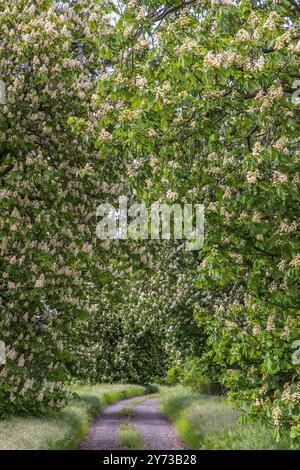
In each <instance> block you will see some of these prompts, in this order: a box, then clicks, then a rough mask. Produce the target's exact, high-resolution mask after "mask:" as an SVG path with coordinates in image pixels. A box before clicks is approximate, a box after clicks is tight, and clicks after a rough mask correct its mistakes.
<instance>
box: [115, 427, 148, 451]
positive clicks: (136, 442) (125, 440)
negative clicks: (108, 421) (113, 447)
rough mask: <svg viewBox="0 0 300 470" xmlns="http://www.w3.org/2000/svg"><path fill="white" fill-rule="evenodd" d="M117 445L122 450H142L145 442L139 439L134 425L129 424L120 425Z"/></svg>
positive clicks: (139, 436)
mask: <svg viewBox="0 0 300 470" xmlns="http://www.w3.org/2000/svg"><path fill="white" fill-rule="evenodd" d="M119 446H120V448H121V449H124V450H143V449H146V447H145V444H144V443H143V441H142V439H141V435H140V433H139V432H137V431H136V430H135V429H134V427H133V426H132V425H131V424H129V423H126V424H123V425H122V426H121V434H120V437H119Z"/></svg>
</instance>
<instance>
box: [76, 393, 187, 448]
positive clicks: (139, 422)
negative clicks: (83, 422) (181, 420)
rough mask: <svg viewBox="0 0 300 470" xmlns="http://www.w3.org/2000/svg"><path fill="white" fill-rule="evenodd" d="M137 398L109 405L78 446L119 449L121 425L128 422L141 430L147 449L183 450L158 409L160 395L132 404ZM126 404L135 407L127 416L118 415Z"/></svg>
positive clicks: (172, 429) (167, 421) (173, 430)
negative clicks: (133, 411) (131, 413)
mask: <svg viewBox="0 0 300 470" xmlns="http://www.w3.org/2000/svg"><path fill="white" fill-rule="evenodd" d="M136 399H137V398H136V397H135V398H128V399H126V400H121V401H119V402H117V403H114V404H113V405H108V406H107V407H106V408H105V409H104V410H103V412H102V413H101V414H100V415H99V416H98V417H97V418H96V419H95V420H94V422H93V424H92V426H91V428H90V430H89V433H88V434H87V436H86V438H85V439H84V440H83V441H82V443H81V444H80V446H79V449H80V450H118V449H119V447H118V438H119V435H120V427H121V425H122V424H124V423H126V422H129V423H130V424H131V425H132V426H133V427H134V428H135V429H136V431H138V432H139V433H140V435H141V438H142V441H143V442H144V444H145V447H146V448H147V449H150V450H180V449H184V446H183V444H182V442H181V440H180V439H179V437H178V434H177V432H176V429H175V427H174V426H173V424H172V423H171V422H170V421H169V420H168V419H167V418H166V417H165V416H164V415H163V414H162V412H161V411H160V406H159V398H156V397H155V398H149V399H146V400H144V401H142V402H140V403H134V401H135V400H136ZM128 406H130V407H131V408H133V409H134V410H135V413H134V414H133V415H132V416H130V417H126V416H121V415H119V414H118V412H119V411H121V410H122V409H123V408H124V407H128Z"/></svg>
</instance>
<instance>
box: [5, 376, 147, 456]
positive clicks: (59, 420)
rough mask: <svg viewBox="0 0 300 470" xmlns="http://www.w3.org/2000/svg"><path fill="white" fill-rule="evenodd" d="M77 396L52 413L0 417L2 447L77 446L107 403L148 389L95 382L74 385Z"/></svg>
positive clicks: (65, 447)
mask: <svg viewBox="0 0 300 470" xmlns="http://www.w3.org/2000/svg"><path fill="white" fill-rule="evenodd" d="M75 391H76V393H77V395H78V397H77V398H75V399H73V400H72V401H71V402H70V404H69V405H68V406H66V407H65V408H64V409H63V410H62V411H61V412H60V413H58V414H56V415H55V416H51V417H30V416H24V417H19V416H16V417H12V418H9V419H5V420H0V450H23V449H24V450H38V449H49V450H54V449H74V448H76V447H77V446H78V444H79V442H80V441H81V440H82V439H83V438H84V436H85V435H86V433H87V431H88V429H89V425H90V423H91V420H92V418H93V417H94V416H96V415H97V414H98V413H100V412H101V410H102V409H103V408H104V407H105V406H106V405H108V404H110V403H113V402H115V401H118V400H122V399H124V398H129V397H133V396H137V395H142V394H143V393H145V388H144V387H140V386H137V385H95V386H82V387H77V388H76V389H75Z"/></svg>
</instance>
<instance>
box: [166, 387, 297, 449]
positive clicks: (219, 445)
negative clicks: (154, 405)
mask: <svg viewBox="0 0 300 470" xmlns="http://www.w3.org/2000/svg"><path fill="white" fill-rule="evenodd" d="M161 409H162V411H163V412H164V413H165V414H166V415H167V416H168V417H169V418H170V419H171V420H172V421H173V422H174V423H175V425H176V427H177V429H178V432H179V435H180V437H181V439H182V440H183V442H184V443H185V445H186V447H187V448H188V449H192V450H197V449H201V450H204V449H207V450H266V449H271V450H272V449H274V450H275V449H289V448H290V445H289V441H288V439H286V440H282V441H280V442H275V440H274V438H273V432H272V431H273V430H272V429H270V428H266V427H263V426H261V425H251V426H250V425H247V426H245V425H243V426H242V425H240V424H238V419H239V416H240V414H239V412H238V411H237V410H235V409H234V408H233V407H231V406H229V405H228V404H226V402H225V400H224V398H222V397H205V396H202V395H200V394H198V393H195V392H192V391H191V390H189V389H187V388H184V387H180V386H178V387H172V388H169V389H168V388H163V389H162V391H161Z"/></svg>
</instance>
